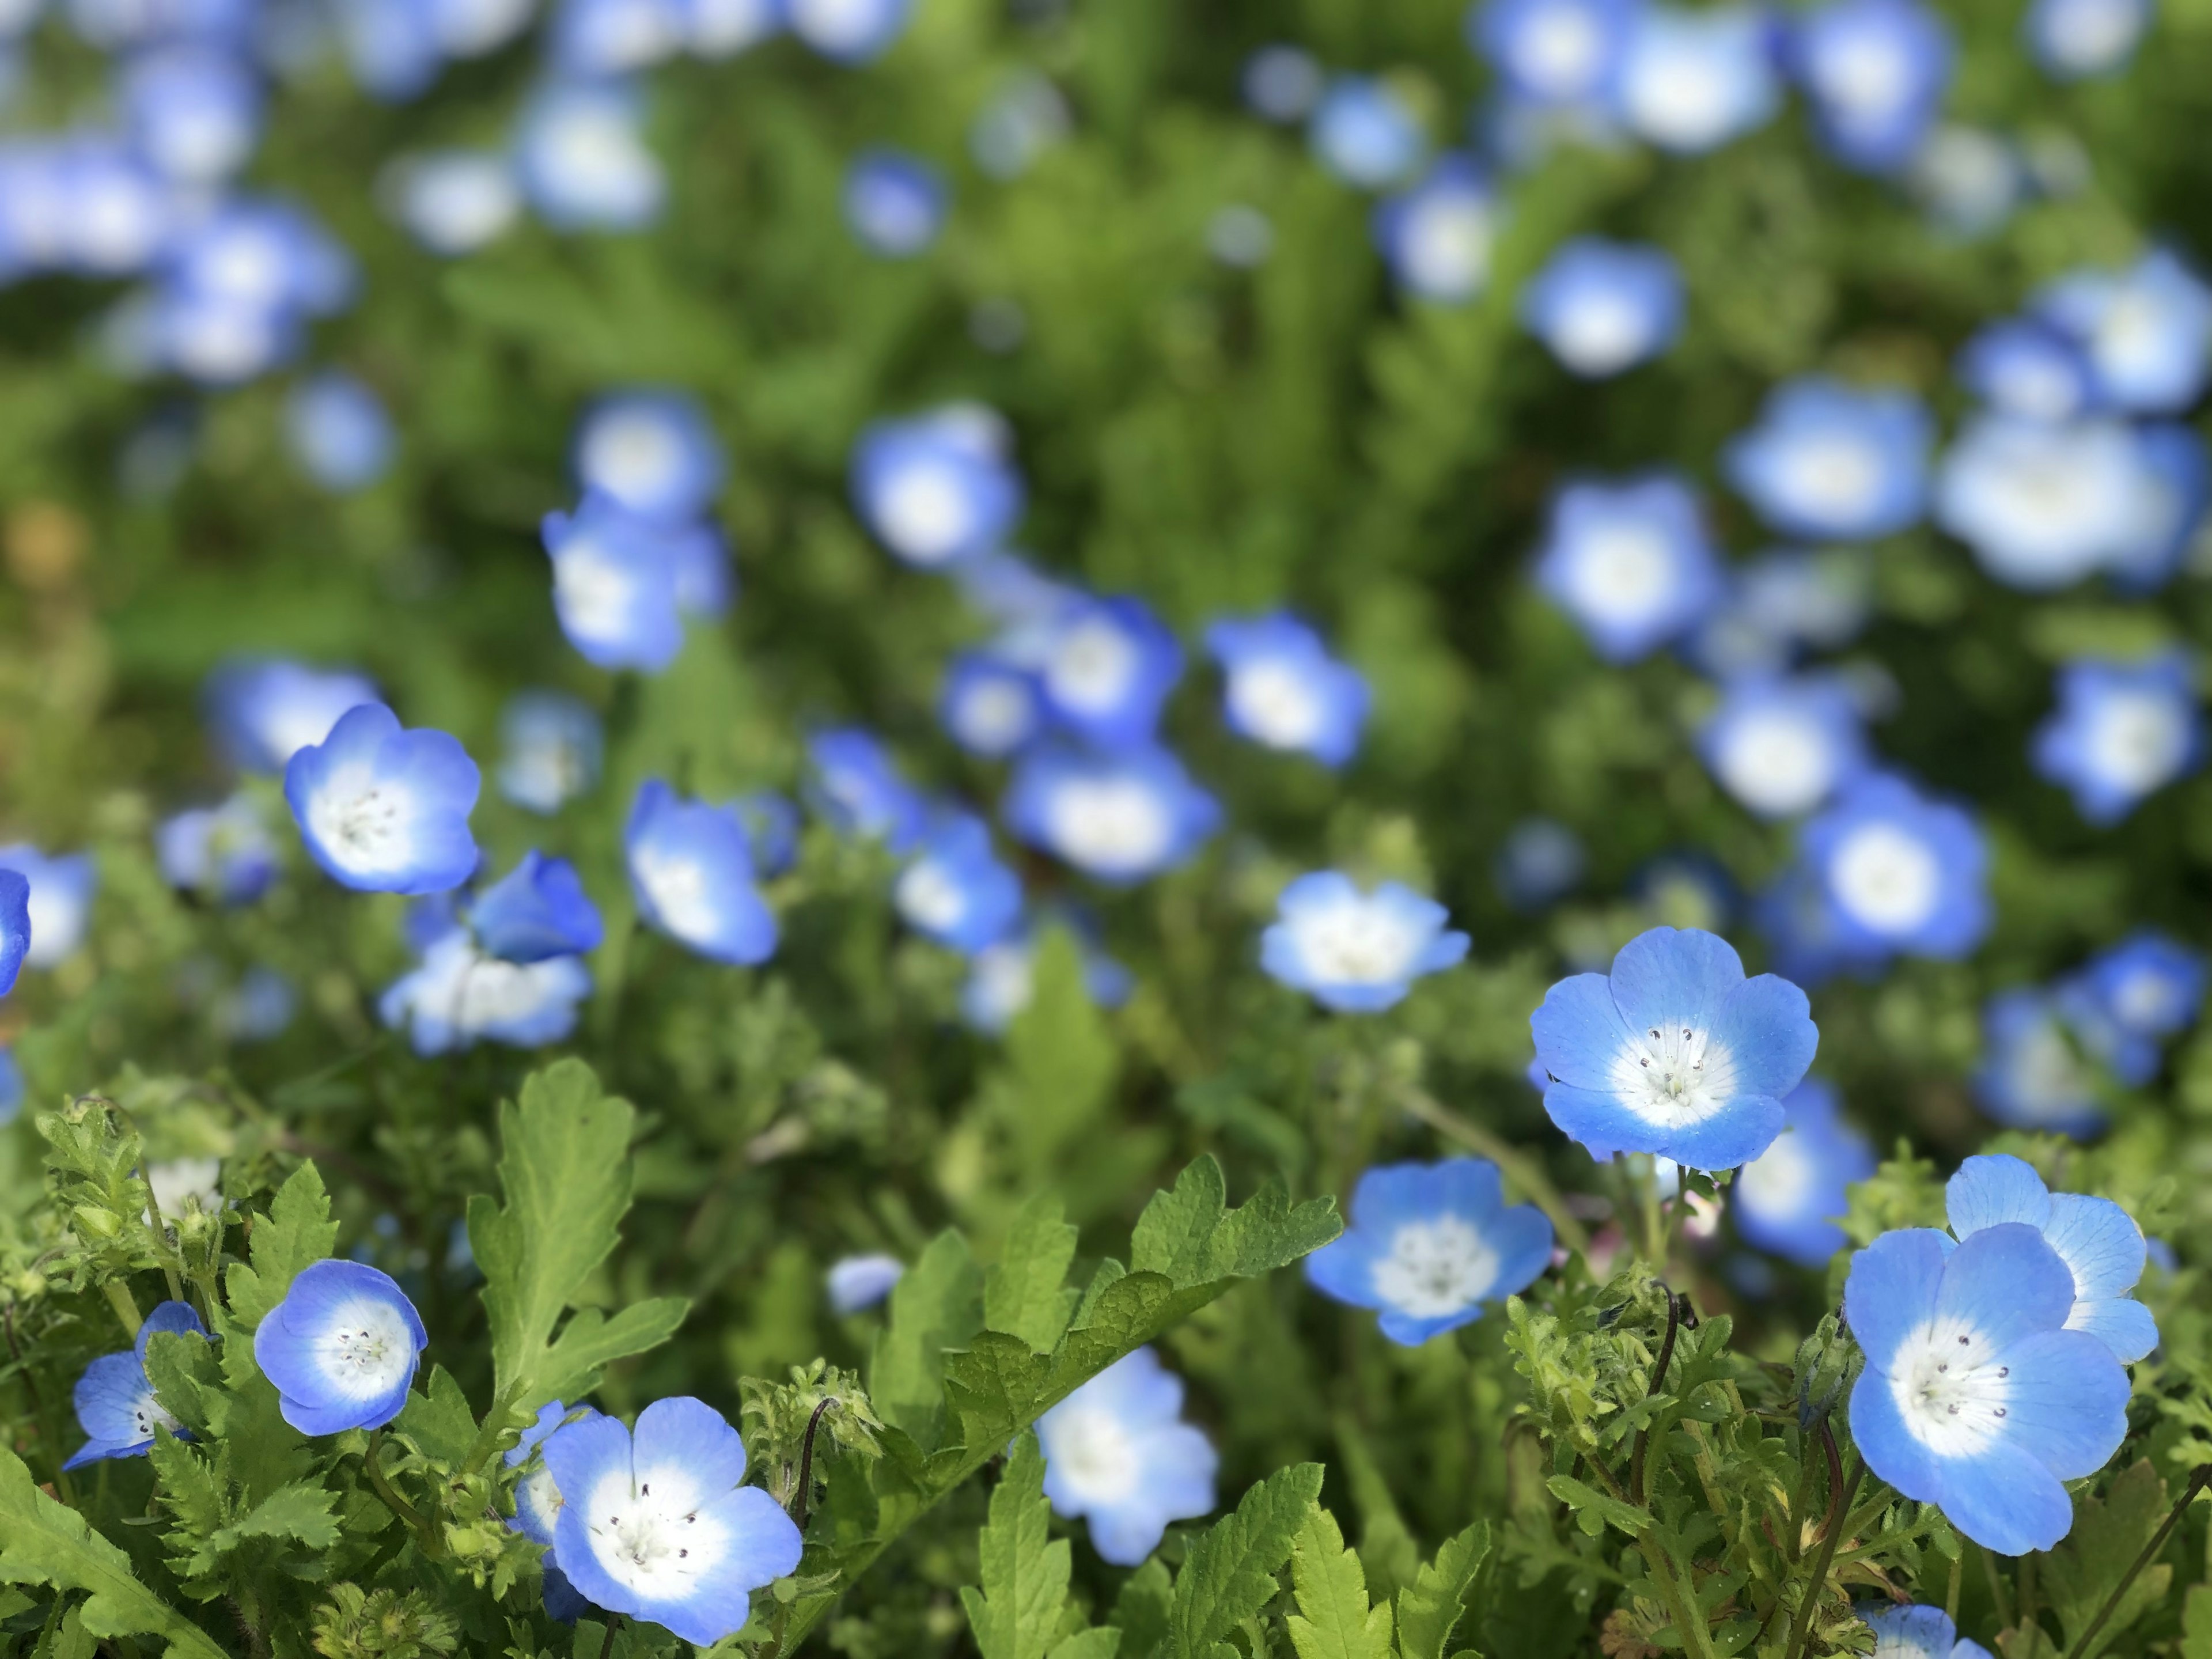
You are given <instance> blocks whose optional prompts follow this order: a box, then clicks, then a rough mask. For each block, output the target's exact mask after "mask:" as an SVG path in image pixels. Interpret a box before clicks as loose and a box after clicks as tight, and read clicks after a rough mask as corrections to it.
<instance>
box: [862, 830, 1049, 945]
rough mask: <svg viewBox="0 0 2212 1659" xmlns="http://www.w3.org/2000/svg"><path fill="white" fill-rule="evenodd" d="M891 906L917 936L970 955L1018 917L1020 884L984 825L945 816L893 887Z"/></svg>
mask: <svg viewBox="0 0 2212 1659" xmlns="http://www.w3.org/2000/svg"><path fill="white" fill-rule="evenodd" d="M891 903H892V905H893V907H894V908H896V909H897V911H898V913H899V915H900V916H901V917H902V919H903V920H904V921H906V923H907V925H908V927H912V928H914V929H915V931H917V932H918V933H924V934H927V936H928V937H929V938H931V939H935V940H936V941H937V942H938V943H939V945H949V946H951V948H952V949H953V950H956V951H964V952H968V953H970V954H972V953H973V952H975V951H980V950H981V949H982V948H983V947H984V946H985V945H988V944H990V943H991V942H992V941H993V940H994V939H999V938H1000V937H1001V936H1002V935H1003V934H1005V933H1006V931H1007V930H1008V929H1009V928H1011V927H1012V926H1013V925H1014V923H1015V921H1017V920H1018V918H1019V917H1020V915H1021V913H1022V883H1021V878H1020V877H1019V876H1017V875H1016V874H1015V873H1014V872H1013V871H1012V870H1011V869H1009V868H1008V867H1007V866H1006V865H1005V864H1003V863H1001V862H1000V859H999V855H998V853H997V850H996V849H995V848H993V847H992V845H991V829H990V826H989V825H988V824H987V823H984V822H983V820H982V819H981V818H979V817H975V816H974V815H973V814H972V813H969V812H961V811H955V812H949V813H944V814H941V815H939V816H938V817H936V818H935V820H934V821H933V823H931V824H930V826H929V828H928V829H926V830H925V831H924V832H923V834H922V837H921V845H920V846H919V847H917V848H915V854H914V857H913V858H912V859H911V860H908V864H907V866H906V868H905V869H903V870H902V871H900V872H899V874H898V878H897V879H896V881H895V882H893V883H892V884H891Z"/></svg>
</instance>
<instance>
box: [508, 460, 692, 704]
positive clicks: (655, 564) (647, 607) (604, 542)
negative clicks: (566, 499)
mask: <svg viewBox="0 0 2212 1659" xmlns="http://www.w3.org/2000/svg"><path fill="white" fill-rule="evenodd" d="M543 535H544V542H545V551H546V553H547V554H548V555H549V556H550V557H551V559H552V561H553V609H554V611H555V613H556V615H557V616H558V617H560V619H561V631H562V633H563V634H565V635H568V643H569V644H571V645H573V646H574V647H576V649H577V650H578V651H580V652H581V653H583V655H584V659H585V660H586V661H587V662H592V663H595V664H597V665H599V667H601V668H637V669H642V670H644V671H647V672H648V673H658V672H659V671H660V670H662V669H664V668H665V667H667V666H668V665H669V664H670V663H671V662H673V661H675V660H676V653H678V651H680V650H682V649H683V647H684V617H683V611H682V608H681V606H680V605H678V599H677V574H678V571H677V562H676V558H675V555H674V552H673V543H674V538H673V537H671V533H670V532H669V531H668V530H667V529H666V528H665V527H664V526H660V525H658V524H655V523H653V521H652V520H648V519H642V518H640V517H638V516H637V515H636V514H635V513H630V512H629V511H627V510H626V509H624V508H623V507H621V506H620V505H619V504H618V503H617V502H616V501H615V500H614V498H613V497H612V496H610V495H600V494H598V493H596V492H594V493H592V494H589V495H586V496H585V497H584V500H583V503H582V505H581V506H580V507H577V509H576V511H575V513H574V514H573V515H571V514H569V513H547V514H546V515H545V521H544V530H543Z"/></svg>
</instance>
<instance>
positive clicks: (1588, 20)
mask: <svg viewBox="0 0 2212 1659" xmlns="http://www.w3.org/2000/svg"><path fill="white" fill-rule="evenodd" d="M1636 9H1637V0H1479V3H1477V4H1476V5H1474V7H1472V8H1470V9H1469V10H1468V14H1467V34H1468V44H1469V45H1470V46H1473V47H1474V49H1475V50H1476V51H1477V52H1480V53H1481V54H1482V55H1483V56H1484V57H1485V58H1488V59H1489V60H1490V64H1491V67H1492V68H1493V69H1495V70H1497V71H1498V75H1499V76H1501V77H1502V78H1503V79H1504V82H1506V84H1507V85H1508V86H1509V87H1510V88H1512V90H1513V91H1514V92H1515V93H1516V94H1518V95H1519V96H1520V97H1522V98H1525V99H1530V100H1534V101H1535V102H1537V103H1540V104H1553V105H1560V104H1581V105H1594V104H1595V103H1596V101H1597V100H1599V99H1600V98H1601V96H1602V95H1603V94H1604V93H1605V90H1606V88H1607V85H1608V84H1609V83H1610V82H1611V80H1612V76H1613V65H1614V64H1615V63H1616V62H1617V61H1618V59H1619V58H1620V50H1621V46H1622V44H1623V42H1624V40H1626V35H1627V32H1628V27H1629V24H1630V21H1631V20H1632V17H1633V16H1634V15H1635V12H1636Z"/></svg>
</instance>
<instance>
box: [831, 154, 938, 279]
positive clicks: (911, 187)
mask: <svg viewBox="0 0 2212 1659" xmlns="http://www.w3.org/2000/svg"><path fill="white" fill-rule="evenodd" d="M950 207H951V190H950V189H949V187H948V186H947V185H946V184H945V175H944V174H943V173H940V172H939V171H938V170H937V169H936V168H935V167H932V166H930V165H929V163H928V162H927V161H922V160H921V159H920V158H919V157H916V156H912V155H904V154H902V152H900V151H897V150H892V149H870V150H863V151H862V152H861V153H860V155H856V156H854V158H853V161H852V164H851V165H850V166H849V167H847V168H846V169H845V223H846V224H847V226H848V227H849V228H851V230H852V233H853V234H854V236H856V237H858V238H859V239H860V246H863V247H865V248H866V249H867V250H868V251H869V252H871V253H878V254H881V255H882V256H883V257H884V258H887V259H910V258H913V257H914V256H915V254H917V253H921V252H926V251H927V249H928V247H929V246H930V245H931V244H932V243H933V242H934V241H936V240H937V237H938V233H939V231H941V230H943V229H944V228H945V213H946V210H948V209H949V208H950Z"/></svg>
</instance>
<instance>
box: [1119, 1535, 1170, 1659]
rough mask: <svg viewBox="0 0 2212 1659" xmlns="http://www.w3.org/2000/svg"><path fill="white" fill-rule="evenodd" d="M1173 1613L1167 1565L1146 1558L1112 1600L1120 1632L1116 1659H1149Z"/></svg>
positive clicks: (1158, 1560)
mask: <svg viewBox="0 0 2212 1659" xmlns="http://www.w3.org/2000/svg"><path fill="white" fill-rule="evenodd" d="M1174 1611H1175V1584H1174V1583H1173V1582H1172V1581H1171V1580H1170V1578H1169V1577H1168V1569H1167V1564H1166V1563H1165V1562H1164V1561H1162V1560H1161V1559H1160V1558H1159V1557H1158V1556H1157V1555H1154V1556H1150V1557H1147V1558H1146V1561H1145V1565H1142V1566H1141V1567H1139V1568H1138V1569H1137V1570H1136V1571H1134V1572H1133V1573H1131V1574H1130V1575H1129V1576H1128V1577H1127V1579H1126V1580H1125V1581H1123V1583H1122V1585H1121V1594H1120V1595H1117V1596H1115V1598H1114V1623H1115V1625H1116V1626H1119V1627H1120V1629H1121V1650H1120V1652H1119V1654H1118V1656H1117V1659H1150V1656H1151V1654H1152V1650H1153V1649H1155V1648H1157V1647H1158V1646H1159V1644H1161V1643H1163V1642H1164V1641H1166V1640H1167V1639H1168V1620H1169V1618H1170V1616H1171V1615H1172V1614H1173V1613H1174Z"/></svg>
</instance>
